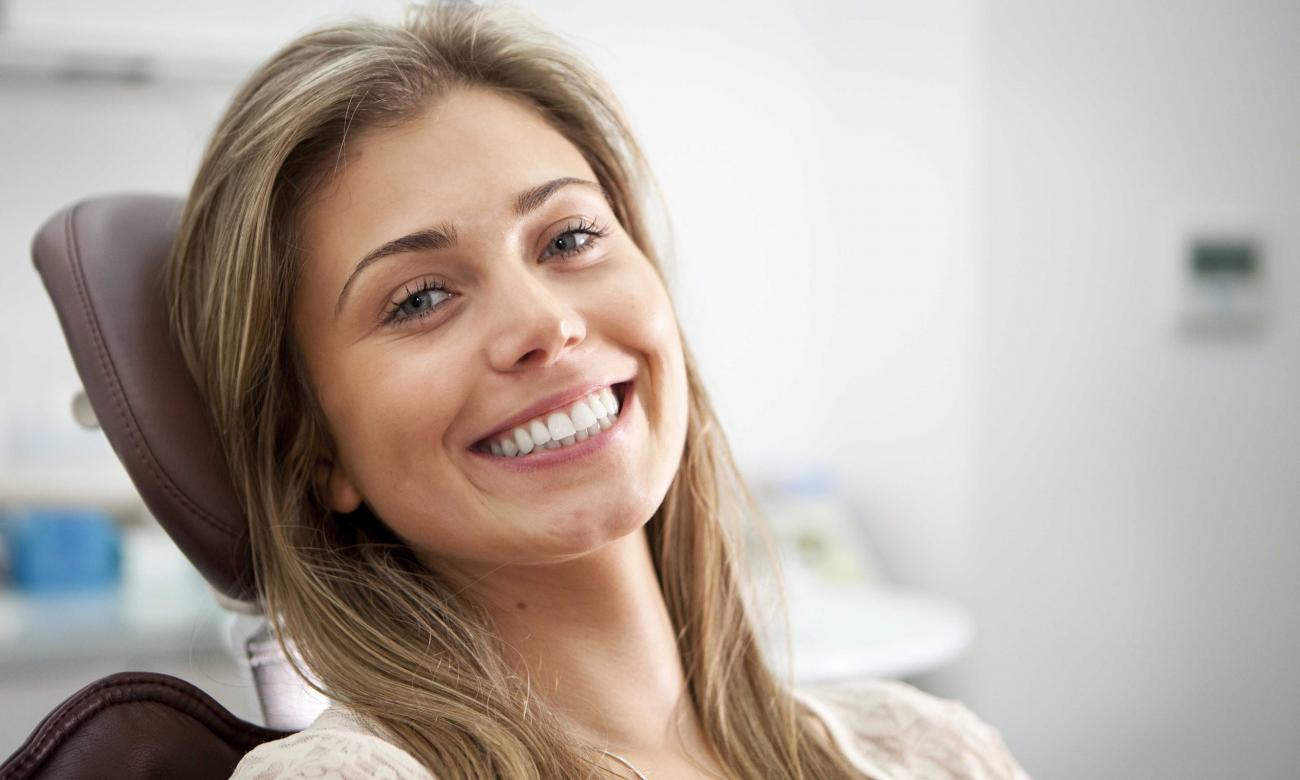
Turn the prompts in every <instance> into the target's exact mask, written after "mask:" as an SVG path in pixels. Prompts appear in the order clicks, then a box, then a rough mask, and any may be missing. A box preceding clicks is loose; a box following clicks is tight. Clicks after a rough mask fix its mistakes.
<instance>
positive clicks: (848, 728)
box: [231, 680, 1029, 780]
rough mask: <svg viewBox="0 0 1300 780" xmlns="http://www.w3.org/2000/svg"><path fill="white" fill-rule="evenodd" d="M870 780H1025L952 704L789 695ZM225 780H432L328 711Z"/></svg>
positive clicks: (893, 695) (883, 687)
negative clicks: (817, 720)
mask: <svg viewBox="0 0 1300 780" xmlns="http://www.w3.org/2000/svg"><path fill="white" fill-rule="evenodd" d="M795 695H796V696H797V697H798V698H799V699H800V700H801V701H803V702H804V703H805V704H807V705H808V706H809V707H810V708H811V709H812V710H813V712H814V713H816V714H817V715H818V716H819V717H820V718H821V719H822V721H823V723H825V724H826V727H827V730H828V731H829V732H830V734H831V737H832V738H833V739H834V740H835V744H836V745H837V746H838V747H839V748H840V750H841V751H842V752H843V753H844V754H845V756H847V757H848V759H849V760H850V761H851V762H852V763H853V765H854V766H856V767H857V768H858V769H860V770H861V771H862V773H863V774H864V775H865V776H866V777H868V778H870V780H1029V776H1028V775H1027V774H1026V773H1025V771H1024V770H1023V769H1021V768H1020V765H1019V764H1018V763H1016V760H1015V759H1014V758H1012V756H1011V753H1010V752H1009V751H1008V750H1007V747H1006V745H1005V744H1003V742H1002V737H1001V735H1000V734H999V732H998V731H997V729H995V728H993V727H991V726H989V725H987V724H985V723H984V722H982V721H981V720H980V719H979V718H978V717H976V716H975V714H974V713H972V712H971V711H970V710H968V709H967V708H966V707H965V706H964V705H962V704H961V703H960V702H957V701H954V700H951V699H941V698H938V697H935V696H932V695H930V694H928V693H924V692H922V691H920V690H918V689H916V688H914V687H912V686H911V685H908V684H906V683H902V682H897V681H893V680H863V681H860V682H853V683H847V684H839V685H836V686H834V687H821V688H817V689H815V690H801V691H797V692H796V694H795ZM231 777H232V780H298V779H299V778H317V779H319V780H362V778H365V779H366V780H436V778H434V776H433V775H432V774H430V773H429V771H428V770H427V769H425V768H424V767H423V766H421V765H420V763H419V762H417V761H416V760H415V758H414V757H412V756H411V755H410V754H409V753H407V752H406V751H404V750H402V749H401V748H399V747H397V746H396V745H393V744H392V743H390V742H387V741H385V740H383V739H381V738H379V737H377V736H375V735H374V734H372V733H371V732H369V731H368V730H367V729H366V728H365V727H364V726H362V725H361V724H360V723H358V722H357V720H356V719H354V718H353V717H352V715H351V714H350V713H349V712H348V711H347V710H346V709H344V708H342V707H340V706H338V705H334V706H331V707H330V708H329V709H327V710H325V712H323V713H322V714H321V715H320V717H319V718H317V719H316V721H315V722H313V723H312V724H311V725H310V726H308V727H307V728H306V729H304V730H302V731H300V732H298V733H297V734H294V735H292V736H289V737H285V738H284V739H278V740H275V741H273V742H267V743H265V744H263V745H260V746H258V747H256V748H254V749H253V750H252V751H250V752H249V753H248V754H247V755H245V756H244V759H243V760H242V761H240V762H239V766H237V767H236V768H235V773H234V775H232V776H231Z"/></svg>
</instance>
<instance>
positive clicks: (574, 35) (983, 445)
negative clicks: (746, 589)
mask: <svg viewBox="0 0 1300 780" xmlns="http://www.w3.org/2000/svg"><path fill="white" fill-rule="evenodd" d="M519 4H520V5H524V6H525V7H528V8H530V9H532V10H533V11H534V12H536V14H537V15H538V16H540V17H541V18H542V19H543V20H544V21H546V22H547V23H549V24H550V25H551V26H552V27H553V28H555V29H556V30H558V31H559V32H561V33H562V34H564V35H565V36H567V37H568V38H569V39H570V40H571V41H572V42H573V43H574V44H575V45H576V46H577V47H578V48H580V49H581V50H582V51H583V52H584V53H585V54H586V55H587V56H589V57H590V58H591V59H592V60H593V61H594V62H595V63H596V65H597V66H598V68H599V69H600V70H601V71H602V72H603V73H604V74H605V75H606V76H607V78H608V79H609V80H610V81H611V82H612V84H613V86H614V88H615V90H616V92H617V93H618V94H619V96H620V97H621V99H622V100H623V103H624V105H625V107H626V109H627V111H628V113H629V115H630V117H631V120H632V124H633V126H634V128H636V130H637V132H638V133H639V136H640V138H641V140H642V142H643V144H644V146H645V147H646V150H647V153H648V156H649V158H650V162H651V165H652V166H653V168H654V170H655V172H656V174H657V176H658V177H659V179H660V182H661V184H662V187H663V190H664V193H665V195H666V198H667V201H668V205H669V208H670V210H671V213H672V217H673V222H674V226H675V228H676V233H677V235H676V255H677V257H676V262H675V264H674V265H673V266H672V268H671V270H670V276H671V281H672V286H673V290H674V293H675V296H676V301H677V305H678V308H679V312H680V314H681V318H682V320H683V327H684V330H685V333H686V335H687V338H688V339H689V340H690V342H691V345H692V347H693V348H694V350H695V352H696V354H697V356H698V358H699V361H700V364H701V368H702V371H703V374H704V378H705V381H706V384H707V385H708V386H709V387H710V389H711V392H712V394H713V397H714V400H715V403H716V405H717V406H718V408H719V411H720V414H721V416H722V420H723V423H724V424H725V426H726V427H727V430H728V432H729V434H730V438H731V442H732V445H733V447H734V449H735V451H736V453H737V455H738V457H739V459H740V461H741V464H742V466H743V467H744V469H745V471H746V473H747V474H748V475H749V476H750V478H751V479H752V480H753V482H754V484H755V486H756V487H757V488H758V489H759V491H760V493H761V495H762V497H763V499H764V502H765V505H766V507H767V508H768V510H769V517H770V520H771V522H772V523H773V524H774V526H775V530H776V532H777V537H778V539H779V540H780V541H781V543H782V549H783V555H785V556H786V559H787V562H788V569H789V570H788V576H789V577H790V580H791V582H790V585H791V593H792V596H791V599H792V602H791V609H792V613H793V614H792V619H793V624H794V629H795V632H796V634H797V636H796V637H795V640H796V641H795V666H796V671H797V673H798V674H799V675H800V677H801V678H804V679H812V678H814V677H817V676H819V675H820V676H823V677H836V676H852V675H860V674H874V675H881V676H895V677H901V678H904V679H908V680H909V681H912V682H914V683H915V684H917V685H919V686H921V687H923V688H925V689H927V690H930V691H932V692H934V693H936V694H938V695H942V696H947V697H952V698H959V699H962V700H963V701H965V702H966V703H967V705H968V706H970V707H971V708H972V709H973V710H975V711H976V712H977V713H978V714H979V715H980V716H981V717H982V718H983V719H985V720H986V721H988V722H989V723H991V724H993V725H994V726H996V727H997V728H998V729H999V730H1000V731H1001V732H1002V735H1003V737H1004V739H1005V740H1006V742H1007V743H1008V745H1009V746H1010V748H1011V750H1012V752H1013V753H1014V754H1015V755H1016V756H1017V757H1018V758H1019V759H1020V761H1021V763H1022V764H1023V765H1024V766H1025V768H1026V769H1027V770H1028V771H1029V772H1030V774H1032V775H1033V776H1035V777H1039V778H1062V779H1066V780H1073V779H1081V778H1099V777H1105V778H1175V777H1177V778H1185V777H1198V778H1202V777H1203V778H1210V777H1224V776H1231V777H1251V778H1292V777H1295V776H1296V771H1297V770H1296V769H1295V767H1297V766H1300V740H1297V739H1296V733H1297V729H1300V669H1297V665H1296V659H1297V658H1300V608H1297V604H1298V603H1300V567H1298V566H1297V562H1298V561H1297V559H1298V558H1300V305H1298V304H1300V2H1296V0H1272V1H1270V0H1232V1H1231V2H1229V0H1183V1H1182V2H1178V3H1174V2H1167V1H1160V0H1126V2H1114V1H1113V0H1093V2H1087V3H1082V2H1046V1H1042V0H1039V1H1034V2H1031V1H1030V0H971V1H969V2H962V1H960V0H915V1H914V2H893V3H886V2H881V1H880V0H860V1H856V2H850V1H849V0H824V1H823V2H803V3H791V2H775V1H772V0H755V1H753V2H748V3H745V4H744V5H743V6H742V5H740V4H733V3H712V4H709V3H704V4H701V3H695V2H691V3H688V2H684V0H666V1H662V2H655V3H645V2H642V3H608V2H594V1H586V2H583V1H579V0H572V1H566V0H536V2H526V3H519ZM401 5H402V4H401V3H392V2H369V3H367V2H320V1H318V0H293V1H292V2H279V3H274V4H270V3H261V2H253V0H229V1H228V2H223V3H201V2H197V0H167V2H162V0H117V1H116V2H103V1H102V0H100V1H92V0H7V2H4V1H3V0H0V358H2V359H3V363H2V364H0V365H2V367H0V513H3V515H2V519H0V529H3V530H4V534H3V536H0V538H2V539H3V540H4V541H3V544H0V571H3V572H5V575H4V577H3V579H2V580H0V581H3V582H4V583H5V584H4V585H0V701H2V702H4V706H3V707H0V757H3V756H4V755H7V754H8V753H9V752H10V751H12V750H13V749H15V748H16V747H17V746H18V745H19V744H20V743H21V741H22V740H23V739H25V738H26V736H27V734H28V733H29V732H30V731H31V729H32V728H33V727H34V726H35V725H36V723H37V722H38V721H39V720H40V718H41V717H42V716H43V715H44V714H45V713H46V712H48V711H49V710H50V709H52V708H53V707H54V706H55V705H56V704H57V703H58V702H59V701H61V700H62V699H63V698H65V697H66V696H68V695H70V694H72V693H73V692H74V691H75V690H77V688H79V687H81V686H82V685H84V684H85V683H88V682H90V681H91V680H93V679H95V678H96V677H98V676H100V675H103V674H107V673H109V672H113V671H119V670H125V669H147V670H157V671H165V672H170V673H173V674H176V675H178V676H182V677H185V678H186V679H189V680H191V681H194V682H195V683H196V684H198V685H199V686H200V687H202V688H204V689H205V690H207V691H208V692H209V693H211V694H213V695H214V696H216V697H217V698H218V699H219V700H221V701H222V703H223V704H225V705H226V706H228V707H230V708H231V709H232V710H233V711H235V712H236V713H237V714H240V715H241V716H242V717H246V718H248V719H253V720H255V719H257V718H258V712H257V707H256V702H255V699H254V698H253V697H252V696H251V694H250V691H249V685H248V681H247V675H246V672H245V671H243V670H242V669H241V668H240V666H239V665H238V664H237V663H235V662H234V661H233V660H232V659H233V657H234V656H235V655H237V653H232V651H231V642H232V640H231V635H232V628H231V624H230V618H229V616H228V615H226V614H224V613H223V611H222V610H221V609H220V608H218V607H217V606H216V604H215V602H214V601H213V599H212V598H211V596H210V595H209V594H208V592H207V590H206V588H205V586H204V585H203V583H202V582H201V580H199V579H198V577H197V575H195V574H193V573H192V572H191V571H190V569H189V567H188V565H187V564H186V562H185V561H184V560H183V559H182V558H180V557H179V554H178V553H176V552H175V550H174V547H173V546H172V545H171V544H170V542H169V540H168V539H167V538H166V537H165V536H164V535H163V534H161V532H160V531H159V530H158V528H157V526H156V524H155V523H153V522H152V519H151V518H149V517H148V513H147V512H146V511H145V510H144V508H143V506H142V505H141V504H140V503H139V501H138V499H137V498H136V496H135V493H134V491H133V490H132V488H131V486H130V483H129V481H127V480H126V478H125V476H124V473H123V472H122V470H121V468H120V467H119V466H117V464H116V460H115V459H114V456H113V454H112V451H111V449H110V448H109V447H108V445H107V444H106V442H105V441H104V440H103V437H102V435H101V434H99V433H98V432H96V431H94V430H87V429H86V428H84V427H81V426H79V425H78V424H77V423H76V422H75V420H74V416H73V410H72V407H73V405H74V404H73V402H74V398H75V397H76V394H77V391H78V388H79V386H80V383H79V380H78V378H77V375H76V372H75V370H74V368H73V365H72V361H71V358H70V357H69V354H68V351H67V347H66V346H65V343H64V340H63V336H62V333H61V331H60V328H59V325H58V322H57V320H56V318H55V315H54V311H53V308H52V306H51V305H50V303H49V299H48V297H47V296H46V294H45V292H44V290H43V289H42V287H41V283H40V280H39V278H38V277H37V275H36V273H35V271H34V269H33V267H32V264H31V260H30V255H29V245H30V241H31V238H32V236H33V234H34V233H35V231H36V230H37V228H38V227H39V226H40V224H41V223H42V222H43V221H44V220H45V219H46V218H48V217H49V216H50V215H51V214H53V213H54V212H55V211H56V210H57V209H59V208H60V207H62V206H64V205H67V204H69V203H70V202H72V201H75V200H77V199H80V198H82V197H85V196H88V195H96V194H103V193H108V192H117V191H148V192H169V193H177V194H182V193H184V192H185V191H186V190H187V188H188V185H189V182H190V180H191V178H192V176H193V174H194V171H195V169H196V167H197V163H198V160H199V157H200V155H201V153H202V149H203V146H204V144H205V142H206V140H207V136H208V134H209V133H210V131H211V128H212V127H213V126H214V124H215V122H216V120H217V117H218V116H219V114H220V112H221V110H222V109H223V107H224V105H225V102H226V101H227V100H228V98H229V96H230V95H231V93H232V92H233V90H234V88H235V87H236V85H237V84H238V83H239V81H240V79H241V78H243V77H244V76H245V75H247V73H248V72H249V71H250V70H251V69H252V68H253V67H254V66H255V65H256V64H257V63H258V62H259V61H260V60H261V59H263V58H265V57H266V56H267V55H269V54H270V53H271V52H272V51H273V50H274V49H275V48H276V47H277V46H278V45H279V44H281V43H283V42H285V41H287V40H288V39H289V38H290V37H292V36H293V35H295V34H296V33H298V32H301V31H303V30H305V29H307V28H309V27H312V26H315V25H316V24H318V23H320V22H324V21H333V20H337V19H339V18H341V17H343V16H344V15H346V14H348V13H352V12H361V13H366V14H370V15H376V16H380V17H385V18H396V17H397V16H398V15H399V11H400V7H401ZM773 410H776V411H775V412H774V411H773ZM51 550H54V551H55V552H54V553H50V551H51ZM51 555H52V556H53V557H50V556H51ZM60 555H62V556H63V557H62V558H60V557H59V556H60ZM43 556H44V557H43ZM809 603H817V604H819V605H822V606H826V605H831V608H827V609H826V610H825V611H824V612H822V613H814V612H812V611H809V610H805V609H800V605H801V604H809ZM819 614H820V615H821V616H822V617H821V618H820V619H819V618H818V615H819ZM826 615H831V616H833V617H834V619H833V620H832V619H828V618H826V617H825V616H826Z"/></svg>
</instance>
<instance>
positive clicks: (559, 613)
mask: <svg viewBox="0 0 1300 780" xmlns="http://www.w3.org/2000/svg"><path fill="white" fill-rule="evenodd" d="M475 593H476V595H478V596H479V598H481V599H482V603H483V604H484V605H485V606H486V607H487V609H488V612H489V614H490V615H491V616H492V618H493V621H494V623H495V625H496V626H497V630H498V632H499V634H500V636H501V638H502V639H503V640H504V642H505V644H506V647H507V648H508V651H507V660H508V661H509V662H511V663H514V664H516V665H517V666H518V668H519V671H520V672H521V673H522V674H525V675H527V678H528V680H529V683H530V685H531V687H532V689H533V690H535V691H537V693H538V695H539V696H541V697H542V698H543V699H544V700H545V701H546V702H547V703H548V704H550V705H551V706H553V707H555V708H556V709H557V711H559V712H560V713H561V715H562V716H564V717H565V718H566V719H568V720H569V721H571V723H572V728H573V729H574V732H575V736H577V737H579V738H580V739H582V740H583V741H586V742H587V743H588V744H592V745H595V746H598V747H603V748H606V749H608V750H609V751H611V752H613V753H618V754H620V755H624V756H628V757H631V756H654V755H659V756H663V755H677V756H691V755H703V756H707V755H708V751H707V748H706V747H704V746H705V745H706V743H707V740H705V739H703V731H702V729H701V728H700V725H699V719H698V716H697V713H696V712H695V708H694V706H693V704H692V702H691V698H690V695H689V693H688V692H687V690H686V679H685V674H684V672H683V669H682V662H681V655H680V653H679V652H678V649H677V643H676V639H675V632H674V630H673V625H672V621H671V619H670V618H669V615H668V609H667V605H666V604H665V603H664V598H663V592H662V590H661V589H660V587H659V582H658V579H657V578H656V576H655V571H654V566H653V562H652V560H651V557H650V548H649V543H648V541H647V539H646V535H645V533H644V532H643V531H637V532H634V533H631V534H627V535H626V536H624V537H621V538H619V539H617V540H615V541H613V542H610V543H609V544H607V545H605V546H604V547H602V548H600V549H598V550H595V551H593V552H591V553H589V554H587V555H585V556H583V557H581V558H578V559H574V560H571V561H568V562H565V563H561V564H555V565H547V566H521V567H505V568H501V569H498V570H496V571H494V572H493V574H492V575H491V576H490V577H487V578H484V579H483V580H480V581H479V582H478V584H477V585H476V587H475ZM706 763H707V760H706Z"/></svg>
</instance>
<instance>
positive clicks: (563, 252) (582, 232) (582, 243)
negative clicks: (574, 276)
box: [543, 220, 609, 257]
mask: <svg viewBox="0 0 1300 780" xmlns="http://www.w3.org/2000/svg"><path fill="white" fill-rule="evenodd" d="M608 234H609V231H608V230H606V229H605V228H602V227H600V226H599V225H597V224H596V223H594V222H587V221H585V220H579V221H578V224H577V225H576V226H572V227H566V228H565V229H564V232H563V233H560V234H559V235H557V236H556V237H555V238H552V239H551V241H550V243H549V244H547V245H546V252H545V253H544V254H543V257H555V256H557V255H558V256H560V257H568V256H570V255H576V254H581V253H582V252H586V251H587V250H589V249H592V248H593V247H595V246H596V239H598V238H603V237H604V236H606V235H608Z"/></svg>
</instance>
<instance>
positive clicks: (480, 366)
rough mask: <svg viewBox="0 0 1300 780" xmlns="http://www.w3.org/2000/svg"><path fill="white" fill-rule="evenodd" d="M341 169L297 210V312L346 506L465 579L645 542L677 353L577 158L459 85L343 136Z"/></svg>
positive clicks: (639, 265) (331, 483) (676, 437)
mask: <svg viewBox="0 0 1300 780" xmlns="http://www.w3.org/2000/svg"><path fill="white" fill-rule="evenodd" d="M340 164H341V169H340V170H339V171H338V173H337V175H336V177H335V178H334V180H333V181H332V182H331V183H330V184H329V185H328V186H327V187H326V188H325V189H324V190H323V191H322V193H321V194H320V195H318V196H317V197H316V198H315V199H314V200H312V201H311V202H310V203H309V204H307V207H306V210H305V212H304V215H303V231H304V240H305V247H304V250H305V252H306V255H305V257H306V262H305V265H304V268H303V271H302V275H301V277H300V279H299V282H298V286H297V289H296V292H295V295H294V299H293V304H292V312H291V316H292V325H293V333H294V337H295V338H296V339H297V340H298V343H299V345H300V346H301V348H302V351H303V354H304V357H305V361H306V365H307V370H308V374H309V376H310V381H311V382H312V385H313V387H314V388H315V390H316V393H317V395H318V397H319V399H320V403H321V406H322V408H323V410H324V413H325V417H326V420H327V422H328V426H329V429H330V432H331V433H332V435H333V438H334V441H335V442H336V445H337V452H336V453H334V454H333V456H332V459H331V460H330V461H326V462H322V465H321V466H320V467H319V468H318V473H317V478H318V480H320V482H321V484H322V485H323V486H324V487H325V489H326V493H325V494H326V495H327V496H328V497H329V501H330V504H331V508H332V509H334V510H335V511H336V512H344V513H345V512H350V511H352V510H353V509H355V508H357V506H358V505H359V504H360V503H361V501H363V500H364V501H366V502H367V503H368V504H369V506H370V508H371V509H372V510H373V511H374V512H375V514H376V515H377V516H378V517H380V518H381V519H382V520H383V521H384V522H385V523H386V524H387V525H388V526H389V527H390V528H392V529H393V531H395V532H396V533H397V534H398V535H399V536H401V537H402V538H403V539H405V540H406V541H407V542H408V543H409V544H411V545H412V547H413V548H414V549H415V550H416V552H417V554H418V555H419V556H420V558H421V559H422V560H425V561H426V563H431V562H434V561H440V562H444V563H451V564H453V565H456V566H459V567H463V568H465V569H468V570H471V571H472V570H476V569H477V570H481V569H483V568H485V567H494V566H498V565H500V564H504V563H546V562H551V561H559V560H564V559H567V558H570V557H573V556H576V555H581V554H582V553H585V552H588V551H590V550H592V549H594V548H596V547H598V546H600V545H602V544H604V543H605V542H608V541H610V540H612V539H615V538H618V537H620V536H623V535H625V534H627V533H629V532H631V531H633V530H635V529H638V528H640V527H641V526H642V525H643V524H644V523H645V522H646V521H647V520H648V519H649V518H650V516H651V515H652V514H653V513H654V511H655V510H656V509H657V508H658V506H659V504H660V502H661V501H662V499H663V497H664V495H665V493H666V491H667V489H668V486H669V484H670V483H671V481H672V478H673V475H674V473H675V471H676V469H677V465H678V462H679V460H680V458H681V453H682V446H683V443H684V441H685V434H686V416H687V386H686V371H685V365H684V362H683V356H682V347H681V339H680V336H679V334H678V330H677V324H676V321H675V320H674V317H673V313H672V308H671V305H670V303H669V300H668V297H667V293H666V291H665V290H664V287H663V284H662V283H661V281H660V279H659V277H658V275H657V274H656V273H655V271H654V269H653V268H652V267H651V265H650V262H649V260H648V259H647V258H646V257H645V255H644V254H643V253H642V252H641V251H640V250H639V249H638V248H637V246H636V245H635V244H634V243H633V241H632V239H631V238H630V237H629V236H628V234H627V233H625V232H624V231H623V228H622V227H621V226H620V225H619V223H618V222H617V221H616V220H615V217H614V213H613V211H612V209H611V208H610V206H609V204H608V203H607V202H606V200H605V197H604V195H603V193H602V191H601V189H600V187H599V185H598V184H596V176H595V174H594V173H593V172H592V169H591V167H590V166H589V165H588V164H587V162H586V160H585V159H584V158H583V156H582V155H581V153H579V151H578V150H577V148H576V147H574V146H573V145H572V144H571V143H569V142H568V141H567V140H566V139H565V138H564V137H563V136H561V135H560V134H559V133H558V132H556V131H555V130H554V129H552V128H551V127H550V126H549V125H548V124H547V123H546V122H545V121H544V120H543V119H542V117H541V116H540V115H539V114H538V113H536V112H535V111H534V110H533V109H532V108H531V107H529V106H528V105H527V104H525V103H522V102H519V101H516V100H514V99H511V98H507V97H503V96H501V95H498V94H496V93H493V92H488V91H484V90H459V91H455V92H453V93H451V94H449V95H448V96H446V97H444V98H442V99H441V100H439V101H437V102H435V104H434V105H432V106H431V107H430V109H429V110H427V111H426V112H425V113H424V114H422V115H421V116H419V117H418V118H417V119H414V120H412V121H410V122H408V123H406V124H402V125H400V126H397V127H392V128H373V129H369V130H367V131H365V132H361V133H354V134H352V135H349V136H348V138H347V144H346V149H345V152H344V155H343V157H342V159H341V161H340ZM611 387H612V390H605V388H611ZM611 393H612V394H613V395H614V396H615V397H616V399H617V400H618V401H619V402H620V408H619V409H618V411H617V419H616V420H615V419H614V418H613V415H611V414H610V412H611V411H612V410H610V409H608V408H606V407H608V406H610V404H609V403H608V401H609V395H610V394H611ZM593 395H594V396H595V400H592V396H593ZM581 399H588V400H586V401H583V402H582V404H581V406H582V407H584V408H583V409H579V408H577V405H576V402H579V401H580V400H581ZM602 416H603V417H604V418H605V419H604V420H603V421H602V420H601V419H600V418H601V417H602ZM611 423H612V424H611ZM584 425H585V426H586V428H583V427H582V426H584ZM570 428H572V432H570ZM580 429H581V430H580ZM583 436H585V437H586V438H585V439H583V440H581V441H579V439H582V437H583ZM547 439H549V440H550V441H549V443H547V442H546V440H547ZM505 442H510V444H506V443H505ZM569 442H572V443H571V444H570V443H569ZM493 443H495V444H493ZM497 447H499V448H500V450H499V451H500V453H501V454H499V455H498V454H495V453H494V452H493V451H492V450H493V449H494V448H497ZM512 447H513V450H512ZM530 447H531V451H529V452H528V454H526V455H524V454H522V451H524V450H529V448H530ZM483 450H487V451H483ZM512 451H513V452H514V453H515V455H514V457H510V456H509V453H511V452H512ZM336 522H346V520H345V519H343V518H338V519H336Z"/></svg>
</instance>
